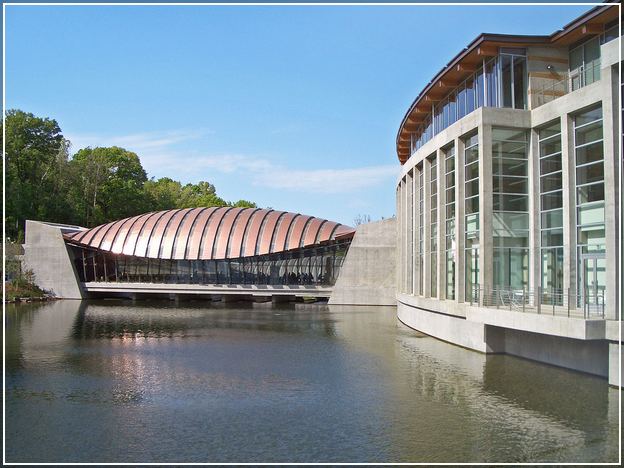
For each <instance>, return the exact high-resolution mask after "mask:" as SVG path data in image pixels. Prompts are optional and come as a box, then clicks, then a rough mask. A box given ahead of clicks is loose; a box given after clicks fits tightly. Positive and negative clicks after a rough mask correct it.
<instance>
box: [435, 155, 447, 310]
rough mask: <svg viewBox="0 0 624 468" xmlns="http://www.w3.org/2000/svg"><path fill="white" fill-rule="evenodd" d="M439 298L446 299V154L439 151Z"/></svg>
mask: <svg viewBox="0 0 624 468" xmlns="http://www.w3.org/2000/svg"><path fill="white" fill-rule="evenodd" d="M437 158H438V233H437V234H438V259H437V262H436V263H437V266H438V272H437V274H438V276H437V278H438V288H437V289H438V297H439V298H440V299H446V209H445V204H446V154H445V152H444V151H442V150H438V154H437Z"/></svg>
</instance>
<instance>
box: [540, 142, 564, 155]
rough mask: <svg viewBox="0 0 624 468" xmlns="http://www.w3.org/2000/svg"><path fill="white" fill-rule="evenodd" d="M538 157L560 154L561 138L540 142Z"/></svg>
mask: <svg viewBox="0 0 624 468" xmlns="http://www.w3.org/2000/svg"><path fill="white" fill-rule="evenodd" d="M539 151H540V156H546V155H549V154H555V153H560V152H561V138H549V139H548V140H546V141H542V142H540V149H539Z"/></svg>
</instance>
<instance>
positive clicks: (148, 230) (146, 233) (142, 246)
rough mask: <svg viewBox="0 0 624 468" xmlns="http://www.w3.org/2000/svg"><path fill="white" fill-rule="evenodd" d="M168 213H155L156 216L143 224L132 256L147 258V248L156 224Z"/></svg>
mask: <svg viewBox="0 0 624 468" xmlns="http://www.w3.org/2000/svg"><path fill="white" fill-rule="evenodd" d="M166 213H169V212H168V211H159V212H157V213H154V216H150V217H149V219H147V220H145V221H144V222H143V226H141V232H140V233H139V236H138V237H137V240H136V243H135V248H134V250H133V251H132V254H130V255H136V256H137V257H146V256H147V246H148V244H149V242H150V239H151V238H152V231H153V229H154V226H155V225H156V223H157V222H158V221H159V220H160V218H162V217H163V216H164V215H165V214H166Z"/></svg>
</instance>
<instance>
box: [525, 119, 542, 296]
mask: <svg viewBox="0 0 624 468" xmlns="http://www.w3.org/2000/svg"><path fill="white" fill-rule="evenodd" d="M528 133H529V138H530V139H529V154H528V158H529V187H530V188H529V289H533V290H537V287H538V286H540V274H541V254H540V244H541V239H540V175H539V174H540V172H539V171H540V169H539V139H538V132H537V131H535V130H530V131H529V132H528Z"/></svg>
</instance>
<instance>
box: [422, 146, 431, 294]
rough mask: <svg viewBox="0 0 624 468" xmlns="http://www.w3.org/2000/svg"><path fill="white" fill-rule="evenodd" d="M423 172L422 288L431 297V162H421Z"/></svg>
mask: <svg viewBox="0 0 624 468" xmlns="http://www.w3.org/2000/svg"><path fill="white" fill-rule="evenodd" d="M423 171H425V172H424V174H425V177H424V184H425V190H424V191H423V197H424V199H425V204H424V205H425V208H424V210H425V213H424V226H425V229H424V230H423V236H424V239H425V242H424V244H425V258H424V265H425V268H424V270H425V271H424V279H425V284H424V286H425V287H424V288H423V296H424V297H431V234H430V232H429V227H430V226H431V161H430V160H429V158H426V159H425V160H424V161H423Z"/></svg>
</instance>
